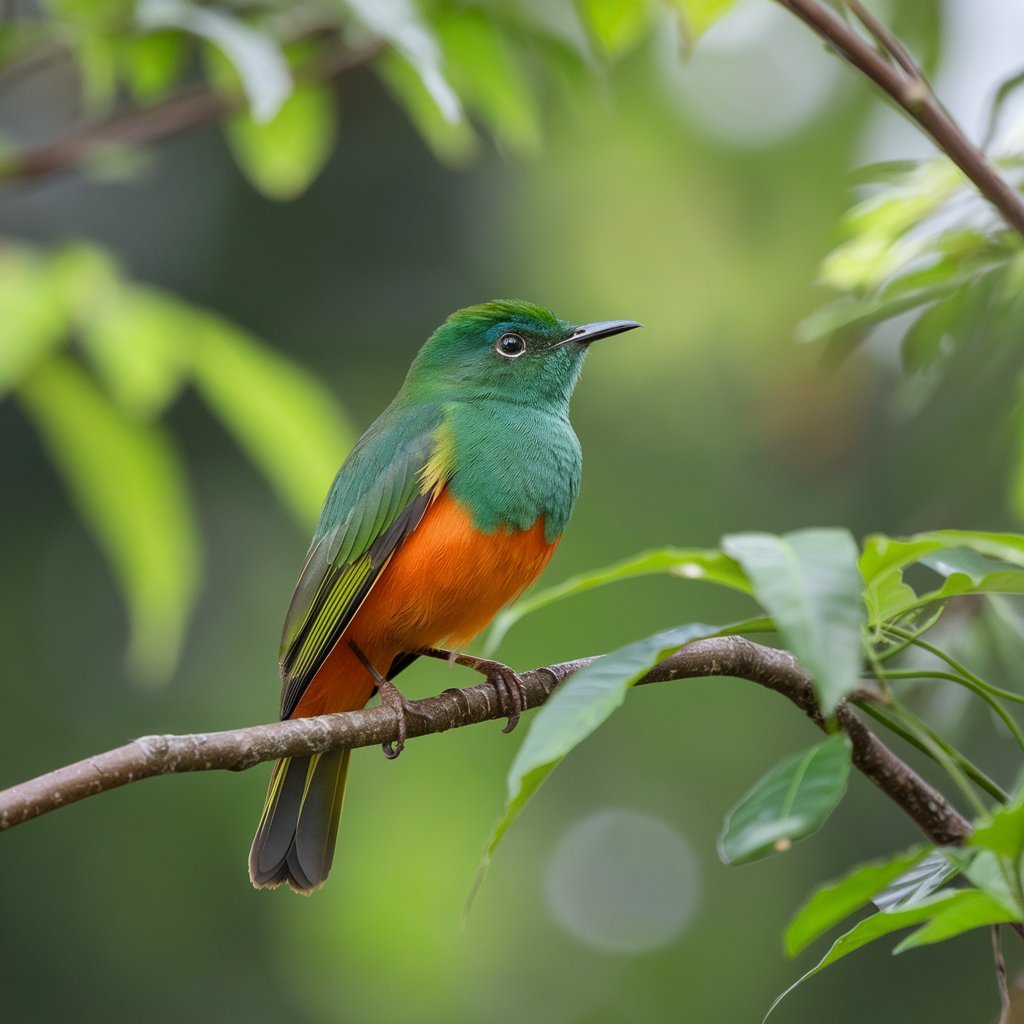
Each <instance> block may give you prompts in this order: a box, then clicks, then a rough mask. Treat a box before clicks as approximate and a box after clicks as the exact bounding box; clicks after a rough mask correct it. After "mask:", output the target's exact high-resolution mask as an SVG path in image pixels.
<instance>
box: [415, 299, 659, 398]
mask: <svg viewBox="0 0 1024 1024" xmlns="http://www.w3.org/2000/svg"><path fill="white" fill-rule="evenodd" d="M640 326H641V325H640V324H638V323H636V322H635V321H633V320H602V321H600V322H597V323H591V324H582V325H579V324H571V323H567V322H566V321H565V320H559V319H558V318H557V317H556V316H555V315H554V313H552V312H551V311H550V310H547V309H544V308H543V306H536V305H534V304H533V303H532V302H524V301H522V300H520V299H501V300H497V301H494V302H484V303H481V304H480V305H478V306H469V307H467V308H466V309H460V310H458V311H457V312H455V313H452V315H451V316H450V317H448V319H447V320H446V321H445V322H444V323H443V324H442V325H441V326H440V327H438V329H437V330H436V331H434V333H433V334H432V335H431V336H430V338H429V339H428V340H427V342H426V344H425V345H424V346H423V348H422V349H421V350H420V353H419V355H418V356H417V357H416V359H415V361H414V362H413V364H412V366H411V368H410V369H409V376H408V378H407V380H406V388H407V389H411V390H412V391H413V393H415V394H417V395H425V394H429V395H431V396H432V397H451V398H456V399H460V398H461V399H484V398H492V399H499V400H502V401H511V402H517V403H520V404H526V405H532V406H535V407H544V406H555V407H563V406H564V405H565V404H566V403H568V401H569V398H570V396H571V395H572V391H573V388H574V387H575V386H576V381H577V379H578V378H579V373H580V368H581V367H582V365H583V357H584V356H585V355H586V352H587V349H588V348H589V347H590V344H591V343H592V342H594V341H596V340H597V339H598V338H607V337H610V336H611V335H613V334H621V333H622V332H623V331H631V330H633V328H634V327H640Z"/></svg>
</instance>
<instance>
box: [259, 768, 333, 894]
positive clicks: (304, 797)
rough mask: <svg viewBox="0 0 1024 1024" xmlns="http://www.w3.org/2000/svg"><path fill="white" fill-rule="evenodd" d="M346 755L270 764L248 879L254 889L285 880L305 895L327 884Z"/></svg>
mask: <svg viewBox="0 0 1024 1024" xmlns="http://www.w3.org/2000/svg"><path fill="white" fill-rule="evenodd" d="M350 753H351V751H349V750H333V751H331V752H330V753H328V754H313V755H311V756H306V757H293V758H287V757H286V758H283V759H282V760H280V761H278V762H277V764H276V765H274V774H273V775H272V776H271V777H270V788H269V789H268V790H267V800H266V803H265V804H264V805H263V817H262V818H261V819H260V825H259V828H258V829H257V830H256V838H255V839H254V840H253V842H252V849H251V850H250V851H249V878H250V879H251V880H252V884H253V885H254V886H256V888H257V889H272V888H274V887H276V886H278V885H280V884H281V883H282V882H287V883H288V884H289V885H290V886H291V887H292V888H293V889H294V890H295V891H296V892H302V893H310V892H312V891H313V890H314V889H317V888H319V887H320V886H321V885H323V884H324V882H325V881H326V880H327V876H328V874H329V873H330V870H331V861H332V860H333V859H334V843H335V840H336V838H337V835H338V820H339V819H340V817H341V805H342V802H343V801H344V797H345V778H346V776H347V775H348V759H349V754H350Z"/></svg>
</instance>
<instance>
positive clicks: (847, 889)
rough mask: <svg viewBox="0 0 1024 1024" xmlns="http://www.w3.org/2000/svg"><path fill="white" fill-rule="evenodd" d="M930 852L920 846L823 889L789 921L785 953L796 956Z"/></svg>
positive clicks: (858, 869)
mask: <svg viewBox="0 0 1024 1024" xmlns="http://www.w3.org/2000/svg"><path fill="white" fill-rule="evenodd" d="M927 852H928V848H927V847H923V846H917V847H914V848H913V849H911V850H908V851H907V852H906V853H901V854H898V855H897V856H895V857H891V858H889V859H887V860H875V861H871V862H870V863H867V864H861V865H859V866H858V867H856V868H854V869H853V870H852V871H850V872H849V873H848V874H847V875H846V876H845V877H843V878H841V879H839V880H838V881H835V882H829V883H827V884H826V885H823V886H821V887H820V888H819V889H818V890H817V891H816V892H815V893H814V894H813V895H812V896H811V898H810V899H809V900H808V901H807V902H806V903H805V904H804V905H803V906H802V907H801V908H800V909H799V910H798V911H797V913H796V916H795V917H794V918H793V920H792V921H790V923H789V927H788V928H787V929H786V934H785V942H786V953H787V954H788V955H789V956H796V955H797V953H799V952H800V951H801V950H802V949H805V948H806V947H807V946H808V945H810V944H811V943H812V942H813V941H814V940H815V939H816V938H818V937H819V936H821V935H824V934H825V932H827V931H828V930H829V928H831V927H832V926H833V925H836V924H838V923H839V922H840V921H842V920H843V918H844V917H848V916H849V915H850V914H852V913H853V912H854V911H855V910H857V909H859V908H860V907H862V906H864V904H865V903H867V902H868V900H870V899H871V898H872V897H873V896H875V895H876V894H877V893H879V892H880V891H881V890H882V889H884V888H885V887H886V886H887V885H889V884H890V883H891V882H893V881H894V880H895V879H897V878H900V877H902V876H905V875H906V872H907V871H908V870H909V869H910V868H912V867H914V865H915V864H918V863H919V862H920V861H921V859H922V858H923V857H924V856H925V855H926V853H927Z"/></svg>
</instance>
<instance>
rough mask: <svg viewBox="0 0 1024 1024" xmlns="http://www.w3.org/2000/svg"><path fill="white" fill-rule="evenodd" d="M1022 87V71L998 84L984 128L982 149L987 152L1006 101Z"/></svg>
mask: <svg viewBox="0 0 1024 1024" xmlns="http://www.w3.org/2000/svg"><path fill="white" fill-rule="evenodd" d="M1022 85H1024V70H1021V71H1015V72H1014V73H1013V74H1012V75H1009V76H1007V77H1006V78H1004V79H1003V80H1002V81H1001V82H1000V83H999V88H998V89H996V94H995V96H993V97H992V106H991V107H990V108H989V114H988V124H987V125H986V128H985V136H984V142H983V143H982V148H983V149H985V150H987V149H988V148H989V146H990V145H991V144H992V142H993V141H994V140H995V135H996V129H997V128H998V127H999V119H1000V117H1001V116H1002V113H1003V107H1004V106H1005V104H1006V101H1007V100H1008V99H1009V98H1010V97H1011V96H1012V95H1013V94H1014V93H1015V92H1016V91H1017V90H1018V89H1019V88H1020V87H1021V86H1022Z"/></svg>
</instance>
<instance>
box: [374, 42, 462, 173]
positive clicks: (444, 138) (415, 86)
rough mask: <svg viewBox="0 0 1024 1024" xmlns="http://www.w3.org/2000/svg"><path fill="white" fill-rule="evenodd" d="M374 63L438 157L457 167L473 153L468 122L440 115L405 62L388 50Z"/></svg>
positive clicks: (429, 96)
mask: <svg viewBox="0 0 1024 1024" xmlns="http://www.w3.org/2000/svg"><path fill="white" fill-rule="evenodd" d="M375 66H376V68H377V73H378V74H379V75H380V76H381V78H382V79H383V80H384V83H385V85H387V87H388V88H389V89H390V91H391V93H392V95H393V96H394V97H395V99H396V101H397V102H398V104H399V105H400V106H401V107H402V109H403V110H404V111H405V112H406V114H407V115H408V116H409V119H410V120H411V121H412V123H413V124H414V125H415V127H416V130H417V131H418V132H419V133H420V135H421V136H422V137H423V140H424V141H425V142H426V143H427V145H428V146H429V147H430V148H431V150H432V151H433V153H434V155H435V156H436V157H437V159H438V160H440V161H441V162H442V163H446V164H450V165H452V166H456V167H459V166H463V165H465V164H466V163H468V162H469V161H470V160H471V159H472V158H473V157H474V156H475V155H476V152H477V140H476V135H475V134H474V132H473V129H472V127H471V126H470V124H469V122H468V121H467V120H465V119H464V118H461V119H459V120H457V121H450V120H448V119H447V118H446V117H445V116H444V114H443V113H442V112H441V109H440V108H439V107H438V105H437V103H436V102H435V100H434V98H433V96H432V95H431V94H430V92H429V91H428V90H427V88H426V86H424V84H423V81H422V79H421V78H420V76H419V75H418V74H417V73H416V69H415V68H414V67H413V66H412V64H410V63H409V61H407V60H406V59H405V58H404V57H403V56H402V55H401V54H399V53H396V52H394V51H393V50H390V51H388V52H386V53H384V54H383V55H382V56H381V57H379V58H378V59H377V61H376V65H375Z"/></svg>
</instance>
